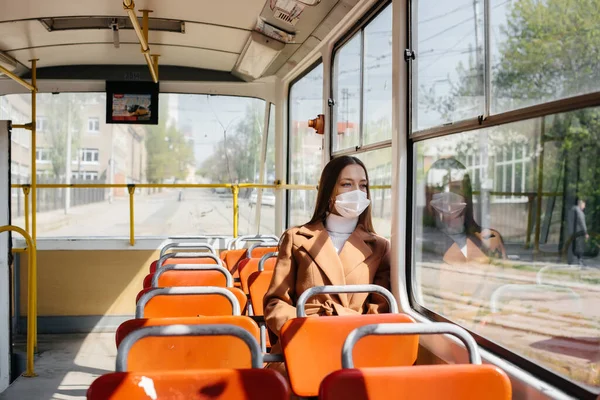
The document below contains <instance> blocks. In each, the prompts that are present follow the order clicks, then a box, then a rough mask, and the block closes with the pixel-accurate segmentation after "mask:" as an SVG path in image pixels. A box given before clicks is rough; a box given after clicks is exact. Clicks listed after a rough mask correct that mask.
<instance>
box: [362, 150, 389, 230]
mask: <svg viewBox="0 0 600 400" xmlns="http://www.w3.org/2000/svg"><path fill="white" fill-rule="evenodd" d="M356 157H357V158H359V159H360V160H361V161H362V162H363V163H364V164H365V167H367V172H368V174H369V187H370V192H371V217H372V219H373V227H374V228H375V232H377V233H378V234H380V235H381V236H385V237H387V238H389V237H390V236H391V234H392V190H391V184H392V148H391V147H388V148H385V149H380V150H374V151H369V152H367V153H360V154H356Z"/></svg>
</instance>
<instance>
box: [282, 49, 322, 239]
mask: <svg viewBox="0 0 600 400" xmlns="http://www.w3.org/2000/svg"><path fill="white" fill-rule="evenodd" d="M319 65H323V58H322V57H319V58H317V59H316V60H315V61H314V62H313V63H312V64H310V65H309V66H308V67H306V69H305V70H304V71H302V73H301V74H299V75H298V76H297V77H295V78H294V79H293V80H292V81H291V82H290V84H289V85H288V93H287V100H286V102H287V104H286V105H287V110H286V114H287V115H286V117H287V121H286V125H287V141H286V142H287V143H286V147H287V149H286V165H287V167H286V171H285V180H286V182H287V183H289V182H290V179H291V176H292V172H291V171H292V168H291V162H292V157H291V155H292V150H291V148H292V146H290V139H291V132H292V129H291V127H292V87H293V86H294V85H295V84H296V83H298V82H299V81H300V80H302V78H304V77H305V76H306V75H308V74H310V73H311V72H313V71H314V70H315V69H316V68H317V67H318V66H319ZM324 70H325V68H323V72H324ZM324 82H325V74H323V81H322V82H321V88H322V87H323V84H324ZM323 112H324V110H323V106H322V105H321V113H323ZM315 117H316V115H315ZM323 151H325V149H323ZM317 183H318V182H315V184H317ZM291 196H292V191H291V190H286V194H285V204H286V210H285V217H284V226H285V227H286V228H287V227H289V226H290V220H291V215H290V214H291V208H292V207H291Z"/></svg>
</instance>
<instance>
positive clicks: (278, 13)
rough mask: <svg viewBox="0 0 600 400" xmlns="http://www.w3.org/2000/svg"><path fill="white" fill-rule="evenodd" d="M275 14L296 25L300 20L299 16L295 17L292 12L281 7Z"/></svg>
mask: <svg viewBox="0 0 600 400" xmlns="http://www.w3.org/2000/svg"><path fill="white" fill-rule="evenodd" d="M273 16H274V17H275V18H277V19H279V20H281V21H283V22H287V23H288V24H290V25H296V21H298V18H293V17H292V16H291V15H290V14H288V13H286V12H284V11H282V10H280V9H277V10H275V13H274V14H273Z"/></svg>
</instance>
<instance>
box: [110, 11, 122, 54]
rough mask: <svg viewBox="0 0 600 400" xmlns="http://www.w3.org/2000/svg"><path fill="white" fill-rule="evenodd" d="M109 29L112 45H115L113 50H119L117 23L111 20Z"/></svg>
mask: <svg viewBox="0 0 600 400" xmlns="http://www.w3.org/2000/svg"><path fill="white" fill-rule="evenodd" d="M110 29H111V30H112V33H113V44H114V45H115V48H117V49H118V48H119V47H121V44H120V42H119V21H117V19H116V18H115V19H113V20H112V23H111V24H110Z"/></svg>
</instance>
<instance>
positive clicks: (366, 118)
mask: <svg viewBox="0 0 600 400" xmlns="http://www.w3.org/2000/svg"><path fill="white" fill-rule="evenodd" d="M364 40H365V49H364V82H363V85H364V89H363V144H370V143H376V142H381V141H384V140H389V139H391V138H392V5H391V4H390V5H389V6H387V7H386V8H385V9H384V10H383V11H382V12H381V13H380V14H379V15H378V16H377V17H376V18H375V19H374V20H373V21H371V22H370V23H369V24H368V25H367V26H366V27H365V29H364Z"/></svg>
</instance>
